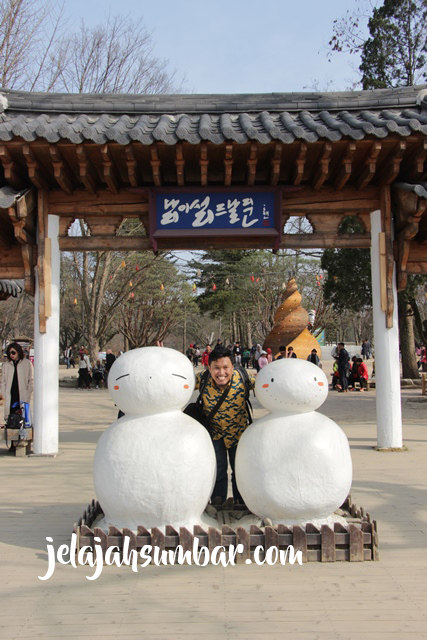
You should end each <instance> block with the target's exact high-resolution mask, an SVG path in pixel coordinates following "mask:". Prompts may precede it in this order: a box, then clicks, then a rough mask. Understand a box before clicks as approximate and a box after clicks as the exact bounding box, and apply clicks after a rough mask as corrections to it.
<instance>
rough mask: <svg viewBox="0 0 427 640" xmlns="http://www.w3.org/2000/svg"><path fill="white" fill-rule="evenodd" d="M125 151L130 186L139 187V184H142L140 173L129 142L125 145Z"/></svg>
mask: <svg viewBox="0 0 427 640" xmlns="http://www.w3.org/2000/svg"><path fill="white" fill-rule="evenodd" d="M125 153H126V165H127V169H128V178H129V182H130V185H131V186H132V187H139V185H140V184H142V180H141V174H140V171H139V168H138V163H137V161H136V158H135V153H134V150H133V146H132V145H131V144H128V145H126V146H125Z"/></svg>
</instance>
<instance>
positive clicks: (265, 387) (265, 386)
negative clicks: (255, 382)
mask: <svg viewBox="0 0 427 640" xmlns="http://www.w3.org/2000/svg"><path fill="white" fill-rule="evenodd" d="M269 386H270V385H269V384H263V385H262V388H263V389H268V387H269Z"/></svg>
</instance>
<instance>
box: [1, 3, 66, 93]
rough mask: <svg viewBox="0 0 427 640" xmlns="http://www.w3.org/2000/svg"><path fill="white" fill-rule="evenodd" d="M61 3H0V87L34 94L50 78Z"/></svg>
mask: <svg viewBox="0 0 427 640" xmlns="http://www.w3.org/2000/svg"><path fill="white" fill-rule="evenodd" d="M63 7H64V5H63V4H55V3H54V2H51V1H50V0H3V1H2V2H0V84H1V86H2V87H7V88H9V89H26V90H29V91H33V90H34V89H37V88H42V87H43V85H44V83H45V82H46V79H47V77H50V78H52V72H51V68H50V66H51V60H50V56H51V55H52V52H53V49H54V46H56V43H57V42H58V39H60V38H61V36H62V34H63V29H64V26H65V20H64V14H63Z"/></svg>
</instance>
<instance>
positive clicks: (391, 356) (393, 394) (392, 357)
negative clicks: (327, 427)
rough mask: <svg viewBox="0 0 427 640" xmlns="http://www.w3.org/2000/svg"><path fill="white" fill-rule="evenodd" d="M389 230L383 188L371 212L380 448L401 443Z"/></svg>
mask: <svg viewBox="0 0 427 640" xmlns="http://www.w3.org/2000/svg"><path fill="white" fill-rule="evenodd" d="M392 233H393V230H392V220H391V211H390V198H389V191H388V187H386V188H384V189H383V193H382V197H381V211H373V212H372V213H371V238H372V241H371V265H372V266H371V268H372V308H373V320H374V342H375V384H376V413H377V440H378V443H377V446H378V449H381V450H400V449H402V445H403V443H402V409H401V397H400V361H399V330H398V318H397V290H396V284H395V273H394V260H393V253H392Z"/></svg>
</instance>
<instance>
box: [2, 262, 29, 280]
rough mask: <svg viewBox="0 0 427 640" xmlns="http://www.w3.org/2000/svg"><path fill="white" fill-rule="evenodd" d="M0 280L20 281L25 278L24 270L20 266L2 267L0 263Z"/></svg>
mask: <svg viewBox="0 0 427 640" xmlns="http://www.w3.org/2000/svg"><path fill="white" fill-rule="evenodd" d="M0 278H4V279H5V280H9V279H11V280H15V279H16V280H22V279H23V278H25V269H24V266H23V265H22V264H19V265H10V266H8V265H3V264H2V263H1V262H0Z"/></svg>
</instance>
